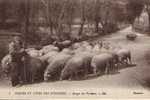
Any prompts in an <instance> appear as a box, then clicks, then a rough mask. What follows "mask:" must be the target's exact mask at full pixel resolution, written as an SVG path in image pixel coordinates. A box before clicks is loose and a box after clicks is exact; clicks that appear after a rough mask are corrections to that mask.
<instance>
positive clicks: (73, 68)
mask: <svg viewBox="0 0 150 100" xmlns="http://www.w3.org/2000/svg"><path fill="white" fill-rule="evenodd" d="M26 51H27V53H28V54H29V55H30V57H33V58H36V59H39V60H40V61H41V62H42V63H46V67H44V69H42V70H43V75H42V77H43V79H44V81H49V80H56V79H57V80H72V79H79V78H85V77H86V76H87V75H90V74H99V73H104V74H109V73H111V72H113V71H117V70H118V67H119V66H120V65H122V64H131V63H132V62H131V52H130V50H128V49H125V48H116V47H113V46H112V45H111V44H110V43H108V42H103V41H97V42H95V43H89V42H87V41H82V42H79V43H74V44H72V45H71V46H69V47H68V48H64V49H62V50H61V51H60V50H59V48H58V47H57V46H54V45H47V46H44V47H43V48H42V49H40V50H36V49H34V48H28V49H26ZM4 63H5V62H4Z"/></svg>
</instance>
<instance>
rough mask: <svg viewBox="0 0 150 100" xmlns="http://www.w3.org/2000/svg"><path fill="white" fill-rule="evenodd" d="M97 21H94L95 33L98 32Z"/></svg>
mask: <svg viewBox="0 0 150 100" xmlns="http://www.w3.org/2000/svg"><path fill="white" fill-rule="evenodd" d="M98 24H99V21H95V32H96V33H98V32H99V25H98Z"/></svg>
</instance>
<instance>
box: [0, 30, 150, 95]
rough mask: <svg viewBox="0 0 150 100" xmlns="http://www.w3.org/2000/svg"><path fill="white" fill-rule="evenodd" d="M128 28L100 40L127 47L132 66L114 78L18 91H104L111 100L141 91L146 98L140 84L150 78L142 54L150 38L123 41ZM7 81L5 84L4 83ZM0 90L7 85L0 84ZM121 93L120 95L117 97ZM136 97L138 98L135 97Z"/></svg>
mask: <svg viewBox="0 0 150 100" xmlns="http://www.w3.org/2000/svg"><path fill="white" fill-rule="evenodd" d="M131 31H132V29H131V27H128V28H126V29H123V30H121V31H119V32H117V33H115V34H112V35H108V36H105V37H103V38H99V39H98V40H100V39H105V40H107V41H110V42H111V44H114V45H117V46H121V47H124V48H128V49H130V50H131V53H132V60H133V63H135V64H136V66H134V67H128V68H125V69H122V70H120V71H119V73H116V74H113V75H103V76H100V77H97V78H93V79H89V80H82V81H57V82H48V83H46V82H42V83H38V84H32V85H26V86H22V87H19V89H23V88H26V89H31V88H33V89H39V90H40V89H41V88H40V87H42V89H43V90H48V89H50V90H52V89H54V90H67V91H79V90H80V91H95V90H96V91H105V92H106V93H108V94H109V96H110V97H111V96H112V97H113V96H114V97H116V96H117V97H120V96H125V95H128V96H129V97H130V96H131V97H133V96H134V95H133V94H134V92H137V91H138V92H142V96H144V97H149V96H150V95H149V91H148V88H145V87H144V86H143V85H141V84H143V83H144V82H145V81H144V80H145V78H148V77H150V66H149V65H148V64H147V61H146V59H145V57H144V56H145V54H146V53H147V52H148V51H150V37H149V36H147V35H145V34H140V33H136V34H137V35H138V37H137V39H136V40H135V41H129V40H127V39H126V34H127V33H129V32H131ZM5 82H6V81H5ZM0 85H1V84H0ZM2 85H3V87H9V88H10V87H11V86H8V85H9V84H8V82H7V83H6V84H2ZM118 93H121V95H118ZM136 96H137V95H136Z"/></svg>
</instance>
